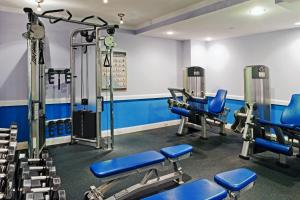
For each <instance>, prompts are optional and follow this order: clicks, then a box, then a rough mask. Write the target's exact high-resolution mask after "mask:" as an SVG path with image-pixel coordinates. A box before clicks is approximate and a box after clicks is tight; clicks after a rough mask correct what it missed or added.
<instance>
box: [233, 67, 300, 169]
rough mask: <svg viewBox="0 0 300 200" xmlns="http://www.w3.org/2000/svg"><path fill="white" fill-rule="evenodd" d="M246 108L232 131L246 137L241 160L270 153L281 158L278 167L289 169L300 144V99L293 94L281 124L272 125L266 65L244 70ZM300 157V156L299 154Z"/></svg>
mask: <svg viewBox="0 0 300 200" xmlns="http://www.w3.org/2000/svg"><path fill="white" fill-rule="evenodd" d="M244 87H245V91H244V92H245V102H246V105H245V107H243V108H241V109H240V110H239V111H236V112H235V118H236V121H235V123H234V124H233V125H232V129H233V130H234V131H236V132H240V133H242V134H243V140H244V142H243V147H242V151H241V153H240V157H241V158H243V159H250V156H252V155H254V154H257V153H261V152H264V151H270V152H273V153H276V154H278V155H279V160H278V163H279V164H280V165H283V166H286V164H287V157H288V156H289V157H290V156H293V155H294V147H298V148H299V141H300V120H299V119H300V107H299V105H300V95H299V94H293V95H292V98H291V100H290V103H289V104H288V106H287V107H285V108H284V110H283V112H282V114H281V117H280V122H273V121H271V100H270V87H269V69H268V67H266V66H263V65H254V66H248V67H246V68H245V69H244ZM298 156H299V154H298Z"/></svg>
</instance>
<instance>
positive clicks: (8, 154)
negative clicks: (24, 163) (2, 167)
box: [0, 145, 17, 164]
mask: <svg viewBox="0 0 300 200" xmlns="http://www.w3.org/2000/svg"><path fill="white" fill-rule="evenodd" d="M16 148H17V146H15V145H12V146H9V147H8V148H0V164H3V163H7V162H14V161H15V156H16Z"/></svg>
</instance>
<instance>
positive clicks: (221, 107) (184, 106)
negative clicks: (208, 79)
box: [168, 66, 229, 139]
mask: <svg viewBox="0 0 300 200" xmlns="http://www.w3.org/2000/svg"><path fill="white" fill-rule="evenodd" d="M183 74H184V79H183V83H184V88H183V89H177V88H169V91H170V93H171V96H172V97H171V98H170V99H169V100H168V103H169V107H170V109H171V112H173V113H175V114H178V115H179V116H181V120H180V125H179V128H178V131H177V135H178V136H182V135H184V134H183V130H184V127H185V126H186V127H188V128H189V129H191V128H192V129H196V130H201V138H202V139H207V124H209V125H214V126H218V127H219V128H220V134H221V135H225V130H224V129H225V124H226V123H227V120H226V118H227V114H228V112H229V109H228V108H225V101H226V96H227V91H226V90H222V89H220V90H218V91H217V93H216V96H215V97H213V98H212V99H211V100H210V101H209V100H208V98H207V97H206V96H205V69H204V68H202V67H197V66H193V67H187V68H185V69H184V73H183ZM178 94H180V96H178ZM181 96H182V97H181Z"/></svg>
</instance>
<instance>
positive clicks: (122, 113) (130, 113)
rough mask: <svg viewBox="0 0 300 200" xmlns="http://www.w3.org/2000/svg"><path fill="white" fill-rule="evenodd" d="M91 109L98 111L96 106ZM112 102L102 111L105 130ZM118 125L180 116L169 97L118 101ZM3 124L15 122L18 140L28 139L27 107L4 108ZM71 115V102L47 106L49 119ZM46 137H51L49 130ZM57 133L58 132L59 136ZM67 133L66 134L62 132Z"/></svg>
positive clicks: (118, 126)
mask: <svg viewBox="0 0 300 200" xmlns="http://www.w3.org/2000/svg"><path fill="white" fill-rule="evenodd" d="M89 109H92V110H95V106H90V107H89ZM108 111H109V102H105V104H104V112H103V113H102V130H107V129H108V127H109V126H110V124H109V120H108V119H109V112H108ZM114 111H115V112H114V113H115V128H126V127H132V126H139V125H145V124H151V123H158V122H163V121H170V120H175V119H179V117H178V116H177V115H175V114H173V113H171V112H170V111H169V109H168V104H167V98H157V99H142V100H122V101H115V104H114ZM0 115H1V116H4V117H2V119H1V120H0V127H9V126H10V124H11V123H12V122H16V123H17V124H18V126H19V135H18V141H19V142H23V141H27V140H28V133H29V128H28V123H27V106H9V107H0ZM68 117H70V104H67V103H66V104H49V105H47V106H46V120H53V119H59V118H68ZM46 136H47V137H49V134H48V132H47V131H46ZM56 136H57V135H55V137H56ZM61 136H63V135H61Z"/></svg>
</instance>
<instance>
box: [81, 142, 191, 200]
mask: <svg viewBox="0 0 300 200" xmlns="http://www.w3.org/2000/svg"><path fill="white" fill-rule="evenodd" d="M192 150H193V148H192V146H190V145H187V144H182V145H177V146H171V147H166V148H163V149H161V150H160V152H157V151H146V152H142V153H137V154H132V155H128V156H124V157H119V158H115V159H112V160H106V161H101V162H96V163H94V164H92V165H91V166H90V171H91V172H92V174H93V175H94V176H95V177H96V178H99V179H100V180H101V181H102V184H101V185H100V186H99V187H95V186H91V187H90V190H89V191H87V192H86V193H85V199H90V200H96V199H97V200H104V199H107V200H121V199H128V198H129V197H130V196H132V195H134V194H136V193H138V192H141V191H143V190H145V189H149V188H152V187H157V186H159V185H162V184H165V183H168V182H172V181H175V182H176V183H178V184H181V183H183V180H182V176H183V170H182V168H181V166H180V163H179V162H180V161H181V160H184V159H186V158H189V157H191V154H192ZM167 170H169V171H171V172H170V173H168V174H166V175H159V172H164V171H167ZM141 173H142V174H144V176H143V178H142V179H141V181H140V182H139V183H137V184H135V185H132V186H130V187H128V188H125V189H123V190H121V191H119V192H117V193H116V194H113V195H112V196H109V197H107V195H106V193H107V192H108V191H109V190H110V189H111V188H113V187H115V186H116V185H118V184H120V185H121V182H120V181H121V180H123V179H124V178H127V177H129V176H132V175H137V174H141Z"/></svg>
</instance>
